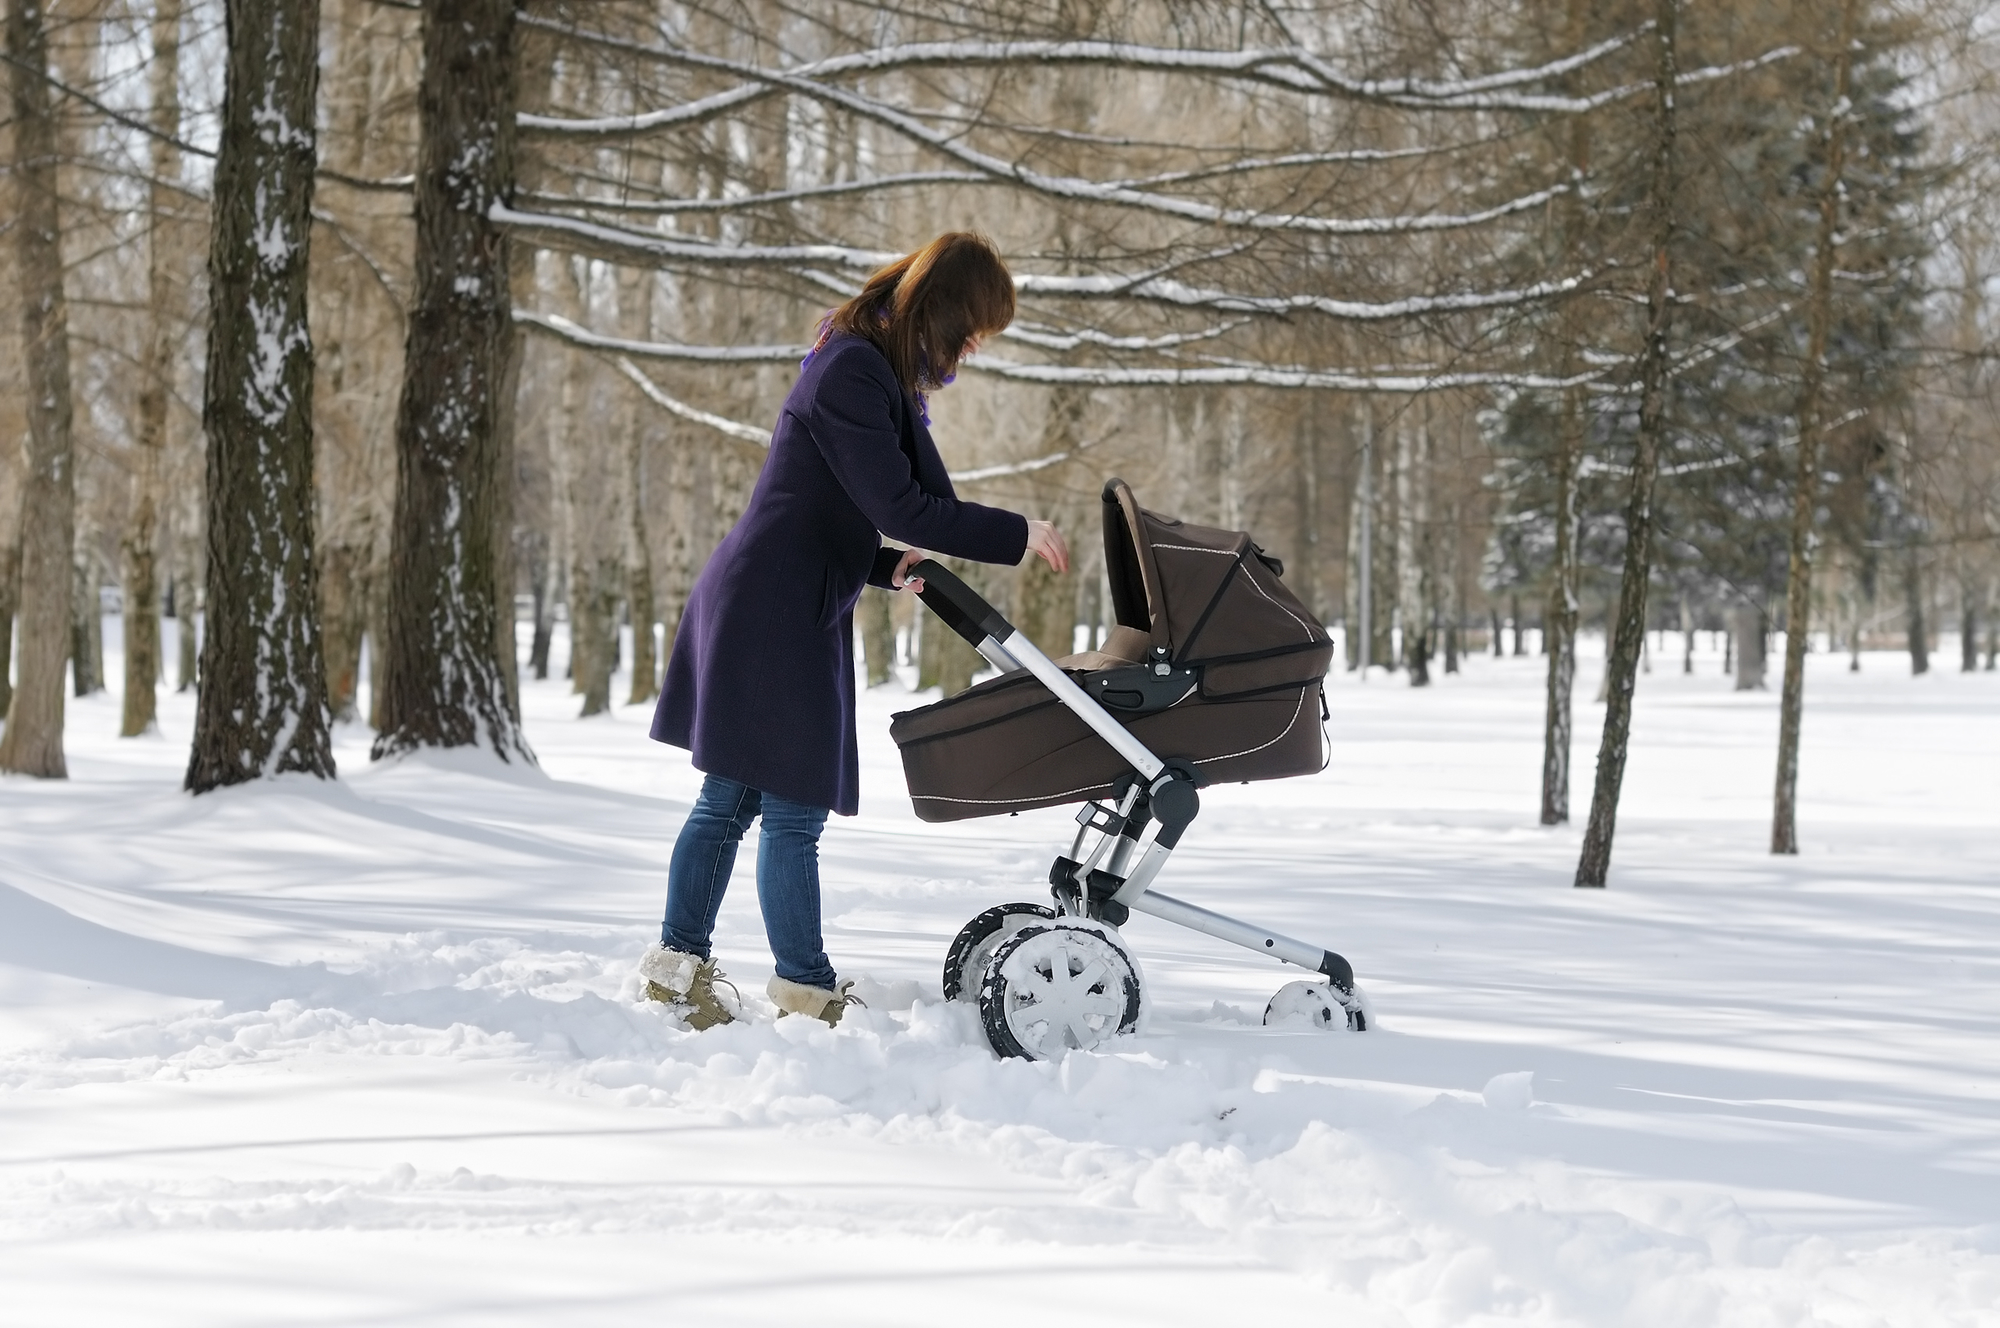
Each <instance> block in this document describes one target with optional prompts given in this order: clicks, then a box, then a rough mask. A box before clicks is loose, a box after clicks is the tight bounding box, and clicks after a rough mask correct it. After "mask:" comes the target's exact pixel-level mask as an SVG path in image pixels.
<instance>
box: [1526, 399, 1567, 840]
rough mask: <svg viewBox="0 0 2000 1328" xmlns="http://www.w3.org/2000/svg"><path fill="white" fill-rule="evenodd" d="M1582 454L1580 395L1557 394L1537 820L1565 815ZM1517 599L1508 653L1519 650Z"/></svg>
mask: <svg viewBox="0 0 2000 1328" xmlns="http://www.w3.org/2000/svg"><path fill="white" fill-rule="evenodd" d="M1582 456H1583V396H1582V393H1581V391H1580V390H1578V389H1571V390H1569V391H1567V392H1565V393H1563V404H1562V416H1561V419H1560V421H1559V423H1558V424H1557V426H1556V456H1555V481H1556V497H1555V559H1554V565H1553V566H1552V567H1551V569H1550V578H1549V600H1548V604H1547V605H1546V606H1545V607H1544V608H1543V610H1542V653H1543V654H1544V655H1546V656H1547V657H1548V661H1549V672H1548V681H1547V683H1546V697H1545V701H1544V704H1543V708H1542V818H1541V819H1542V824H1543V825H1562V824H1564V823H1566V822H1567V821H1568V820H1569V757H1570V747H1571V740H1572V734H1573V728H1572V726H1573V724H1574V723H1575V710H1576V697H1575V692H1576V619H1577V538H1576V536H1577V524H1576V479H1577V468H1578V467H1579V465H1581V463H1582ZM1519 602H1520V601H1519V598H1518V597H1516V600H1515V603H1516V605H1517V607H1516V609H1515V618H1514V653H1515V654H1517V655H1519V654H1522V653H1524V652H1523V651H1522V649H1521V627H1520V622H1521V619H1520V610H1519V608H1518V605H1519Z"/></svg>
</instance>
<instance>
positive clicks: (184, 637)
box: [174, 566, 201, 692]
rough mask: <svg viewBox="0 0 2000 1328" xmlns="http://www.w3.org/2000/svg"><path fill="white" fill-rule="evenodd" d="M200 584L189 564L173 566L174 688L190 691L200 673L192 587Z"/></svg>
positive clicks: (198, 630)
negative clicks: (175, 639) (183, 566)
mask: <svg viewBox="0 0 2000 1328" xmlns="http://www.w3.org/2000/svg"><path fill="white" fill-rule="evenodd" d="M200 584H201V581H200V579H198V578H197V577H196V575H195V571H194V568H193V567H192V566H189V567H186V568H181V567H178V566H176V568H175V569H174V623H175V626H176V628H177V630H176V632H175V636H176V637H177V638H178V641H177V642H176V645H177V649H176V650H175V652H174V653H175V655H176V656H177V658H176V659H175V660H174V690H175V691H177V692H191V691H193V690H194V688H195V683H196V682H197V681H198V679H199V677H200V673H201V623H200V619H201V612H200V610H198V609H197V608H196V607H195V605H196V602H197V595H196V590H195V588H196V587H197V586H198V585H200Z"/></svg>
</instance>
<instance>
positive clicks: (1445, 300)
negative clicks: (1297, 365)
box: [489, 203, 1593, 322]
mask: <svg viewBox="0 0 2000 1328" xmlns="http://www.w3.org/2000/svg"><path fill="white" fill-rule="evenodd" d="M489 215H490V216H491V217H492V219H493V221H494V222H495V223H496V224H498V225H502V226H506V227H509V228H510V229H512V230H513V231H514V232H515V233H516V234H517V235H520V236H521V237H523V238H525V239H527V240H528V241H529V242H531V243H537V244H541V245H543V246H544V247H547V248H554V249H566V250H571V251H574V252H578V253H584V254H588V255H590V256H592V257H597V258H605V259H609V260H610V261H613V262H621V263H628V264H636V265H641V266H661V267H664V266H672V265H675V264H694V265H709V266H715V267H749V266H768V267H784V268H791V269H794V270H795V271H799V272H800V273H801V275H810V269H812V268H813V267H814V266H816V265H817V266H832V267H836V268H845V269H848V270H850V271H857V272H872V271H874V270H875V269H876V268H878V267H881V266H882V265H884V264H886V263H890V262H893V261H894V260H895V259H897V258H900V257H901V255H900V254H896V253H892V252H889V251H886V250H870V249H854V248H849V247H847V246H845V245H833V244H787V245H724V244H716V243H713V242H711V241H706V240H694V239H688V238H681V237H676V236H669V235H661V234H658V233H649V232H645V231H634V230H627V229H625V228H623V227H618V226H607V225H604V224H603V223H601V222H591V221H583V220H580V219H578V218H575V217H562V216H557V215H555V214H553V213H546V212H521V211H517V210H516V209H514V208H510V207H508V206H506V205H505V204H503V203H495V204H494V205H493V209H492V211H491V213H490V214H489ZM1232 252H1235V250H1223V251H1218V255H1211V256H1220V255H1221V254H1227V253H1232ZM1176 266H1177V267H1178V266H1185V264H1177V265H1176ZM1170 270H1171V269H1156V270H1153V271H1150V272H1138V273H1106V274H1099V275H1091V276H1062V275H1056V274H1045V273H1017V274H1016V275H1015V278H1014V284H1015V287H1016V289H1018V290H1019V291H1020V292H1021V293H1022V294H1024V295H1046V296H1053V297H1060V298H1067V299H1126V300H1140V301H1146V302H1149V303H1155V304H1169V305H1177V306H1180V307H1183V308H1203V309H1215V310H1219V311H1221V312H1224V313H1240V314H1259V315H1276V316H1285V315H1291V314H1302V313H1312V314H1319V315H1321V316H1323V317H1327V318H1334V319H1339V320H1342V321H1347V322H1384V321H1389V320H1394V319H1400V318H1420V317H1425V316H1431V315H1441V314H1453V313H1471V312H1478V311H1482V310H1489V309H1504V308H1512V307H1516V306H1520V305H1528V304H1537V303H1541V302H1543V301H1546V300H1551V299H1555V298H1557V297H1559V296H1562V295H1567V294H1569V293H1570V292H1572V291H1574V290H1576V289H1578V288H1579V287H1580V286H1582V285H1583V284H1584V283H1585V282H1587V281H1589V280H1590V278H1591V277H1592V275H1593V273H1591V272H1590V271H1588V270H1586V271H1583V272H1580V273H1578V274H1576V275H1575V276H1570V277H1563V278H1560V279H1558V280H1554V281H1541V282H1536V283H1534V284H1532V285H1528V286H1521V287H1516V288H1512V289H1503V290H1492V291H1456V292H1452V293H1450V294H1445V295H1420V296H1410V297H1407V298H1404V299H1400V300H1382V301H1365V300H1336V299H1333V298H1331V297H1328V296H1323V295H1310V294H1298V295H1246V294H1243V293H1241V292H1237V291H1230V290H1222V289H1219V288H1214V287H1206V286H1196V285H1191V284H1189V283H1186V282H1183V281H1178V280H1175V279H1173V278H1172V277H1170V276H1166V275H1162V272H1163V271H1170ZM822 284H833V283H824V282H823V283H822Z"/></svg>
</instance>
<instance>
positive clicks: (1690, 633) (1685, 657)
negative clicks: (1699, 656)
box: [1680, 595, 1694, 674]
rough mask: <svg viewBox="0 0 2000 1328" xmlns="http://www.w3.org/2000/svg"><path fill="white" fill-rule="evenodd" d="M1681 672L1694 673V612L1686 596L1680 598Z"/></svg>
mask: <svg viewBox="0 0 2000 1328" xmlns="http://www.w3.org/2000/svg"><path fill="white" fill-rule="evenodd" d="M1680 608H1681V672H1682V673H1689V674H1691V673H1693V672H1694V610H1693V609H1691V608H1689V607H1688V599H1687V596H1686V595H1682V596H1681V604H1680Z"/></svg>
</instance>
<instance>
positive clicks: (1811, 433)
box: [1771, 0, 1855, 854]
mask: <svg viewBox="0 0 2000 1328" xmlns="http://www.w3.org/2000/svg"><path fill="white" fill-rule="evenodd" d="M1854 9H1855V0H1843V3H1842V4H1841V7H1840V25H1839V35H1838V36H1837V37H1836V38H1835V40H1834V65H1833V99H1832V103H1831V105H1830V106H1829V107H1828V108H1827V110H1826V111H1824V112H1823V114H1824V115H1825V116H1826V161H1825V162H1824V163H1823V165H1822V167H1821V175H1820V183H1819V198H1818V200H1817V201H1818V204H1819V230H1818V232H1817V234H1816V235H1815V236H1814V238H1813V270H1812V289H1811V291H1810V293H1809V297H1808V305H1807V312H1806V318H1807V331H1806V357H1805V363H1804V364H1803V365H1802V366H1801V368H1800V374H1799V408H1798V421H1799V456H1798V472H1797V477H1796V479H1794V481H1793V484H1792V527H1791V542H1790V554H1791V561H1790V566H1789V569H1788V571H1787V573H1786V578H1785V671H1784V676H1783V681H1782V682H1781V683H1780V685H1779V693H1778V778H1777V787H1776V789H1775V791H1774V792H1773V795H1772V799H1771V851H1772V852H1773V853H1788V854H1789V853H1797V852H1798V851H1799V830H1798V791H1799V725H1800V722H1801V720H1802V719H1803V716H1804V711H1805V687H1806V645H1807V641H1808V639H1809V638H1810V636H1811V635H1812V572H1813V545H1814V543H1815V542H1816V540H1817V533H1816V531H1815V523H1816V518H1817V517H1818V514H1819V472H1820V462H1819V456H1820V448H1821V445H1822V444H1823V443H1824V442H1825V433H1826V403H1825V400H1824V387H1825V383H1826V346H1827V339H1828V337H1829V335H1830V332H1831V328H1832V324H1833V273H1834V260H1835V258H1836V256H1837V255H1836V249H1837V246H1838V243H1839V237H1840V200H1841V194H1842V192H1843V189H1844V183H1843V176H1844V173H1845V166H1846V149H1847V123H1848V118H1849V106H1848V100H1847V84H1848V71H1849V70H1850V69H1851V68H1852V66H1853V60H1854Z"/></svg>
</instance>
